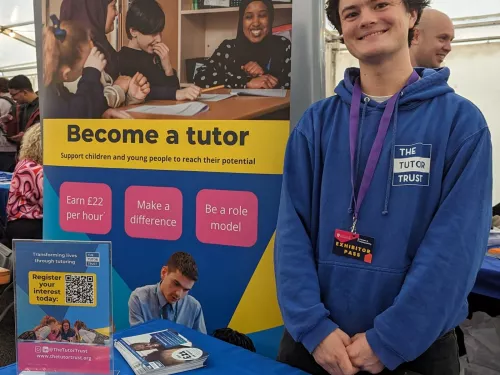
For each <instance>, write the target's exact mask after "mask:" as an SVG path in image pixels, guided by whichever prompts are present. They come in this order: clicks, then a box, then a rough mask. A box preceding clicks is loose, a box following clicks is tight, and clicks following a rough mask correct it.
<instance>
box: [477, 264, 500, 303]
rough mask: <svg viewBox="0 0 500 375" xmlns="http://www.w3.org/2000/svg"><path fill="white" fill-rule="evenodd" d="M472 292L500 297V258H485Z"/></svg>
mask: <svg viewBox="0 0 500 375" xmlns="http://www.w3.org/2000/svg"><path fill="white" fill-rule="evenodd" d="M472 292H473V293H477V294H482V295H484V296H488V297H492V298H496V299H500V259H497V258H493V257H489V256H486V257H485V258H484V261H483V265H482V266H481V270H480V271H479V274H478V275H477V279H476V284H475V285H474V289H472Z"/></svg>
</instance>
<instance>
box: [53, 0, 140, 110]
mask: <svg viewBox="0 0 500 375" xmlns="http://www.w3.org/2000/svg"><path fill="white" fill-rule="evenodd" d="M116 2H117V0H63V2H62V4H61V14H60V19H61V21H78V22H80V23H81V24H83V25H84V26H85V27H87V28H88V29H89V30H90V35H91V38H92V42H93V44H94V46H95V47H97V49H98V50H99V51H100V52H102V53H103V54H104V57H105V59H106V62H107V64H106V68H105V71H104V72H103V74H102V77H101V83H102V84H103V86H104V96H105V97H106V101H107V102H108V106H109V107H111V108H118V107H120V106H122V105H123V104H137V103H141V102H143V101H144V99H145V98H146V96H147V94H149V83H148V82H147V79H146V78H145V77H144V76H143V75H142V74H140V73H137V74H136V75H135V76H134V77H132V78H131V77H126V76H120V75H119V63H118V52H116V50H115V49H114V48H113V46H112V45H111V44H110V43H109V41H108V39H107V37H106V34H109V33H110V32H112V31H113V30H114V27H115V25H114V22H115V19H116V17H117V16H118V11H117V9H116Z"/></svg>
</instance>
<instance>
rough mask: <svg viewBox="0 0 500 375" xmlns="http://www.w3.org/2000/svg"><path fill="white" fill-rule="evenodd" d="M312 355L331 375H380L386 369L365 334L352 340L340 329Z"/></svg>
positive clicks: (329, 336)
mask: <svg viewBox="0 0 500 375" xmlns="http://www.w3.org/2000/svg"><path fill="white" fill-rule="evenodd" d="M312 354H313V356H314V359H315V360H316V362H317V363H318V364H319V365H320V366H321V367H323V368H324V369H325V371H327V372H328V373H329V374H331V375H354V374H356V373H358V372H359V371H366V372H369V373H371V374H378V373H380V372H382V370H383V369H384V367H385V366H384V365H383V364H382V362H380V360H379V359H378V357H377V356H376V354H375V353H374V352H373V350H372V348H371V347H370V345H369V344H368V341H367V339H366V334H365V333H359V334H357V335H356V336H354V337H352V338H350V337H349V336H348V335H347V334H346V333H345V332H343V331H342V330H341V329H339V328H337V329H336V330H335V331H333V332H332V333H331V334H330V335H328V336H327V337H326V338H325V339H324V340H323V341H322V342H321V343H320V344H319V345H318V346H317V347H316V349H315V350H314V352H313V353H312Z"/></svg>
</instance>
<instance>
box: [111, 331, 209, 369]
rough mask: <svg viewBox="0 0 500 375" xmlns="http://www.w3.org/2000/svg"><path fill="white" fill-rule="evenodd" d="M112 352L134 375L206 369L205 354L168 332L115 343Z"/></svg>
mask: <svg viewBox="0 0 500 375" xmlns="http://www.w3.org/2000/svg"><path fill="white" fill-rule="evenodd" d="M115 348H116V349H117V350H118V351H119V352H120V354H121V355H122V356H123V358H124V359H125V360H126V361H127V363H128V364H129V365H130V367H131V368H132V370H133V371H134V372H135V373H136V374H137V375H143V374H177V373H180V372H184V371H189V370H194V369H197V368H200V367H203V366H204V365H205V362H206V360H207V358H208V354H207V353H206V352H204V351H203V350H201V349H198V348H194V347H193V345H192V343H191V342H190V341H188V340H187V339H186V338H185V337H184V336H182V335H181V334H179V333H178V332H175V331H173V330H171V329H166V330H164V331H158V332H152V333H145V334H142V335H137V336H130V337H124V338H122V339H117V340H115Z"/></svg>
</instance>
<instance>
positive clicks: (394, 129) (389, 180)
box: [382, 92, 403, 216]
mask: <svg viewBox="0 0 500 375" xmlns="http://www.w3.org/2000/svg"><path fill="white" fill-rule="evenodd" d="M402 96H403V93H402V92H401V95H400V96H399V97H398V99H397V101H396V106H395V107H394V122H393V124H392V142H391V156H390V158H389V173H388V176H387V186H386V189H385V202H384V210H383V211H382V215H384V216H386V215H388V214H389V199H390V198H391V187H392V173H393V171H394V149H395V148H396V133H397V127H398V105H399V98H400V97H402Z"/></svg>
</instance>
